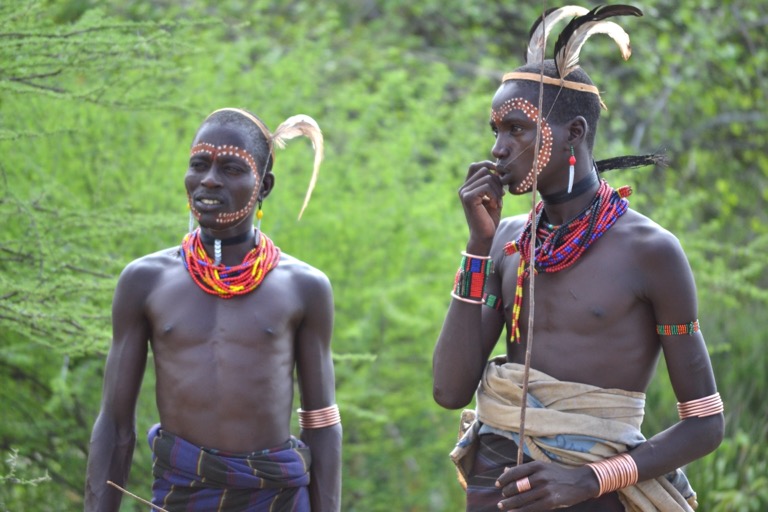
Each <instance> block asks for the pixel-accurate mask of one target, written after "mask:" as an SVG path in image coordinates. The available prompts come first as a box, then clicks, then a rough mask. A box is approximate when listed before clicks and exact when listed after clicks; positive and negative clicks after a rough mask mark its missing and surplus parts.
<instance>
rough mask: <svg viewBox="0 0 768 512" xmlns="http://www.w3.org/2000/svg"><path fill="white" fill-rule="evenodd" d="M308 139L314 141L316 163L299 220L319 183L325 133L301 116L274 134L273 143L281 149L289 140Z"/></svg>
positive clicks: (286, 123)
mask: <svg viewBox="0 0 768 512" xmlns="http://www.w3.org/2000/svg"><path fill="white" fill-rule="evenodd" d="M300 136H303V137H307V138H308V139H309V140H310V141H312V147H313V148H314V149H315V163H314V167H313V169H312V178H311V179H310V181H309V187H308V188H307V194H306V196H304V204H302V205H301V211H299V219H301V215H302V214H303V213H304V209H305V208H306V207H307V204H309V198H310V197H311V196H312V190H314V188H315V184H316V183H317V176H318V173H319V171H320V162H321V161H322V160H323V132H321V131H320V126H318V124H317V122H316V121H315V120H314V119H312V118H311V117H309V116H306V115H303V114H299V115H296V116H291V117H289V118H288V119H286V120H285V121H283V122H282V124H280V126H278V127H277V129H276V130H275V132H274V133H273V134H272V142H274V143H275V145H276V146H277V147H279V148H281V149H282V148H284V147H285V142H286V141H287V140H290V139H293V138H296V137H300Z"/></svg>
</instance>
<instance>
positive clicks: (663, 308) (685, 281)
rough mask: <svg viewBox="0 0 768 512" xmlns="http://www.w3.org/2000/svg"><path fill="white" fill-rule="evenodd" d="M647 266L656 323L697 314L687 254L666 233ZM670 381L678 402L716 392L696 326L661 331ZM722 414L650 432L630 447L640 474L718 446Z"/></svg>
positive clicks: (679, 463)
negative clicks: (692, 330)
mask: <svg viewBox="0 0 768 512" xmlns="http://www.w3.org/2000/svg"><path fill="white" fill-rule="evenodd" d="M651 249H652V250H651V251H649V253H650V254H649V258H653V260H652V261H651V266H650V267H649V270H648V272H647V275H648V276H649V281H648V297H649V299H650V301H651V303H652V304H653V309H654V313H655V316H656V322H657V323H659V324H683V323H688V322H692V321H694V320H697V319H698V306H697V300H696V285H695V283H694V279H693V274H692V272H691V269H690V266H689V265H688V260H687V258H686V257H685V254H684V253H683V250H682V248H681V247H680V244H679V243H678V241H677V240H676V239H675V238H674V237H673V236H672V235H671V234H666V236H663V237H660V238H659V239H658V240H657V241H656V242H655V243H654V244H653V247H651ZM660 338H661V343H662V348H663V350H664V357H665V359H666V363H667V369H668V371H669V376H670V380H671V383H672V387H673V389H674V391H675V396H676V397H677V400H678V401H679V402H687V401H690V400H694V399H697V398H702V397H705V396H708V395H712V394H714V393H716V392H717V386H716V384H715V377H714V374H713V372H712V364H711V361H710V359H709V353H708V352H707V347H706V345H705V343H704V337H703V336H702V333H701V332H697V333H695V334H693V335H691V336H688V335H677V336H661V337H660ZM723 424H724V421H723V415H722V414H718V415H714V416H707V417H704V418H688V419H685V420H682V421H680V422H678V423H676V424H675V425H673V426H672V427H670V428H669V429H667V430H665V431H663V432H661V433H659V434H657V435H655V436H653V437H652V438H651V439H649V440H648V442H646V443H643V444H642V445H640V446H639V447H637V448H636V449H634V450H632V452H631V453H632V458H633V459H635V462H636V463H637V466H638V470H639V475H640V480H647V479H649V478H654V477H657V476H660V475H663V474H665V473H667V472H669V471H672V470H674V469H675V468H679V467H682V466H683V465H685V464H687V463H689V462H691V461H693V460H696V459H698V458H700V457H703V456H704V455H706V454H708V453H709V452H711V451H713V450H714V449H715V448H717V447H718V445H719V444H720V442H721V441H722V438H723Z"/></svg>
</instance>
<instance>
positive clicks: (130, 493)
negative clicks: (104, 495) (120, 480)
mask: <svg viewBox="0 0 768 512" xmlns="http://www.w3.org/2000/svg"><path fill="white" fill-rule="evenodd" d="M107 484H109V485H111V486H112V487H114V488H116V489H117V490H119V491H120V492H122V493H123V494H127V495H128V496H130V497H131V498H133V499H135V500H139V501H140V502H142V503H143V504H145V505H149V506H150V507H152V508H153V509H155V510H157V511H158V512H168V511H167V510H165V509H164V508H162V507H158V506H157V505H155V504H154V503H151V502H149V501H147V500H145V499H144V498H142V497H140V496H136V495H135V494H133V493H132V492H128V491H126V490H125V489H123V488H122V487H120V486H119V485H117V484H116V483H115V482H112V481H111V480H107Z"/></svg>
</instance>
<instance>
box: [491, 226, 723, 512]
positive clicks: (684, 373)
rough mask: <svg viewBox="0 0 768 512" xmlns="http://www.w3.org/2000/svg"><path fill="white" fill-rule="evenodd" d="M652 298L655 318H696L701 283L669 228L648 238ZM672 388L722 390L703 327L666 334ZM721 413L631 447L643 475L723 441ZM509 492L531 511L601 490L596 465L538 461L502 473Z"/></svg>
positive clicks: (516, 504) (685, 397) (511, 502)
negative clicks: (521, 483) (523, 486)
mask: <svg viewBox="0 0 768 512" xmlns="http://www.w3.org/2000/svg"><path fill="white" fill-rule="evenodd" d="M643 246H644V247H643V253H642V255H641V257H640V258H639V261H642V262H643V269H644V274H645V275H646V285H645V290H646V299H647V300H648V301H649V302H650V303H651V305H652V307H653V310H654V313H655V317H656V322H657V323H660V324H683V323H688V322H691V321H693V320H696V319H697V315H698V311H697V309H698V308H697V300H696V286H695V284H694V280H693V274H692V272H691V269H690V266H689V265H688V261H687V258H686V257H685V254H684V253H683V250H682V248H681V247H680V244H679V243H678V242H677V240H676V239H675V238H674V237H673V236H672V235H671V234H669V233H666V232H663V233H659V232H657V236H654V237H652V238H650V239H648V240H644V241H643ZM661 343H662V348H663V350H664V355H665V358H666V362H667V367H668V370H669V375H670V379H671V382H672V387H673V388H674V391H675V395H676V397H677V399H678V401H679V402H686V401H689V400H694V399H697V398H702V397H705V396H709V395H712V394H714V393H716V392H717V388H716V386H715V379H714V375H713V372H712V367H711V363H710V359H709V354H708V352H707V349H706V346H705V344H704V338H703V336H702V335H701V332H698V333H695V334H693V335H691V336H688V335H678V336H661ZM722 437H723V415H722V414H717V415H713V416H708V417H704V418H687V419H685V420H682V421H679V422H678V423H676V424H675V425H673V426H672V427H670V428H668V429H667V430H665V431H663V432H661V433H658V434H656V435H655V436H653V437H651V438H650V439H649V440H648V441H646V442H645V443H642V444H640V445H639V446H637V447H634V448H633V449H631V450H630V452H629V453H630V454H631V457H632V459H633V460H634V461H635V463H636V465H637V469H638V481H644V480H650V479H652V478H656V477H659V476H662V475H665V474H666V473H669V472H670V471H673V470H675V469H677V468H680V467H682V466H684V465H685V464H688V463H690V462H692V461H694V460H696V459H698V458H700V457H703V456H704V455H706V454H707V453H709V452H711V451H713V450H714V449H715V448H717V446H718V445H719V444H720V442H721V440H722ZM526 476H527V477H529V479H530V482H531V485H532V487H533V488H535V489H536V492H535V493H534V492H533V491H528V492H525V493H522V494H518V495H517V496H513V495H514V494H517V493H516V491H515V485H516V484H515V482H516V481H517V480H519V479H521V478H523V477H526ZM499 484H500V485H501V487H504V492H505V495H506V496H512V497H511V498H508V499H506V500H504V501H503V502H502V503H503V507H504V508H503V510H510V509H515V510H523V511H526V512H532V511H538V510H551V509H552V508H555V507H558V506H570V505H574V504H576V503H580V502H582V501H585V500H587V499H589V498H592V497H595V496H597V494H598V492H599V484H598V481H597V478H596V477H595V475H594V473H593V471H592V470H591V469H590V468H589V467H587V466H582V467H580V468H577V469H570V468H564V467H561V466H558V465H556V464H545V463H541V462H533V463H530V464H523V465H521V466H519V467H516V468H512V469H511V470H509V471H507V472H505V473H504V474H503V475H502V476H501V477H500V478H499Z"/></svg>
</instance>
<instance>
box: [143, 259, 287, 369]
mask: <svg viewBox="0 0 768 512" xmlns="http://www.w3.org/2000/svg"><path fill="white" fill-rule="evenodd" d="M299 299H300V298H299V297H297V296H294V294H293V292H292V290H291V288H290V286H285V283H282V282H281V279H280V275H279V270H277V269H276V270H273V271H272V273H270V275H268V276H267V278H266V279H265V280H264V281H263V282H262V284H261V285H260V286H259V288H257V289H256V290H254V291H252V292H250V293H248V294H246V295H242V296H237V297H233V298H231V299H222V298H220V297H218V296H216V295H211V294H209V293H206V292H204V291H203V290H202V289H200V288H199V287H198V286H197V285H196V284H195V283H194V282H193V280H192V279H191V277H190V276H189V274H188V273H187V271H186V269H185V268H184V267H183V265H181V264H179V268H174V269H171V270H169V271H168V272H166V274H165V275H164V276H163V278H162V279H161V280H160V282H159V284H158V286H157V287H156V288H155V289H154V291H153V293H152V294H151V295H150V297H149V299H148V301H147V318H148V319H149V322H150V324H151V325H150V331H151V334H152V345H153V350H154V351H155V353H158V352H162V351H163V350H173V351H174V352H177V353H178V352H180V351H184V350H190V349H195V348H196V347H209V348H218V349H219V350H221V349H222V348H224V347H226V348H227V350H228V351H229V352H232V353H233V354H235V355H237V354H238V353H242V351H243V350H252V349H253V348H254V347H259V348H260V349H261V350H263V351H270V350H275V351H279V352H282V351H284V350H285V348H286V347H285V345H286V344H290V343H292V340H293V333H294V332H295V330H296V327H297V325H298V323H299V322H300V317H301V313H302V311H301V301H300V300H299Z"/></svg>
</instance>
